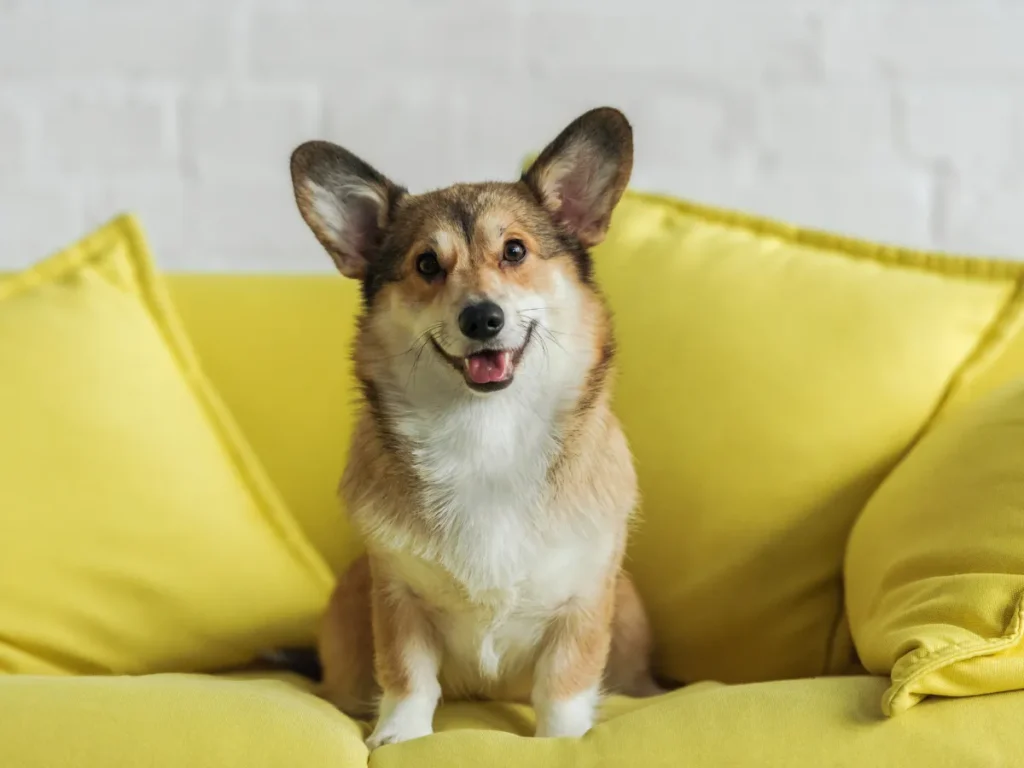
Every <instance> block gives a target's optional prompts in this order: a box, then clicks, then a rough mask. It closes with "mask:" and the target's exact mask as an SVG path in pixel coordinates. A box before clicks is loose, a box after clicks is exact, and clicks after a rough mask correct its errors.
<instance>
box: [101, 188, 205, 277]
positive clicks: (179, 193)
mask: <svg viewBox="0 0 1024 768" xmlns="http://www.w3.org/2000/svg"><path fill="white" fill-rule="evenodd" d="M81 186H82V213H83V217H84V219H85V222H86V226H89V227H95V226H98V225H99V224H102V223H103V222H105V221H107V220H109V219H111V218H113V217H114V216H116V215H117V214H119V213H133V214H135V215H136V216H137V217H138V218H139V221H141V223H142V226H143V227H144V229H145V231H146V237H147V239H148V240H149V243H150V245H151V246H152V250H153V254H154V257H155V258H156V261H157V264H158V265H160V266H161V267H173V266H176V265H178V264H179V263H180V262H181V260H182V259H183V258H184V254H186V253H188V252H189V250H191V243H189V240H188V235H187V230H186V229H185V220H184V183H183V182H182V180H181V179H180V178H179V177H178V176H177V175H162V176H151V177H142V178H134V179H121V180H111V179H101V180H89V181H86V182H83V183H82V185H81Z"/></svg>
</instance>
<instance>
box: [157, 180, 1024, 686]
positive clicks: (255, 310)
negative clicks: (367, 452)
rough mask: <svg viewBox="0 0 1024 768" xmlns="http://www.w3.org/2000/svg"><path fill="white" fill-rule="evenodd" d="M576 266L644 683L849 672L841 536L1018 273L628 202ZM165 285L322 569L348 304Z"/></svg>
mask: <svg viewBox="0 0 1024 768" xmlns="http://www.w3.org/2000/svg"><path fill="white" fill-rule="evenodd" d="M595 259H596V263H597V270H598V276H599V278H600V280H601V282H602V285H603V286H604V288H605V291H606V293H607V294H608V297H609V299H610V301H611V303H612V305H613V308H614V310H615V313H616V318H617V323H618V342H619V344H618V348H619V367H620V375H619V378H618V382H617V390H616V392H617V395H616V403H615V407H616V409H617V411H618V412H619V414H620V415H621V417H622V420H623V422H624V424H625V427H626V430H627V433H628V435H629V438H630V440H631V442H632V445H633V448H634V451H635V453H636V457H637V463H638V470H639V473H640V483H641V494H642V497H643V510H642V512H643V516H642V520H641V522H640V524H639V526H638V527H637V530H636V535H635V537H634V542H633V545H632V548H631V552H630V563H629V567H630V569H631V570H633V571H634V572H635V573H636V575H637V577H638V581H639V583H640V586H641V589H642V591H643V593H644V597H645V599H646V600H647V602H648V604H649V606H650V608H651V612H652V615H653V619H654V626H655V630H656V635H657V642H658V657H659V666H660V667H661V671H663V672H665V673H667V674H669V675H671V676H673V677H676V678H681V679H684V680H688V681H692V680H699V679H708V678H710V679H716V680H723V681H726V682H743V681H753V680H764V679H772V678H786V677H798V676H803V675H815V674H821V673H823V672H842V671H845V670H847V669H849V667H850V664H851V657H852V647H851V640H850V636H849V632H848V629H847V627H846V625H845V622H844V620H843V618H842V617H843V610H842V581H841V575H840V574H841V569H842V558H843V552H844V548H845V543H846V538H847V535H848V533H849V530H850V527H851V526H852V524H853V522H854V519H855V518H856V515H857V514H858V512H859V511H860V510H861V508H862V507H863V504H864V503H865V501H866V500H867V498H868V497H869V496H870V495H871V493H872V492H873V491H874V490H875V488H876V487H877V484H878V483H879V482H880V480H881V479H882V478H883V477H884V476H885V475H886V474H887V473H888V471H889V470H890V469H891V468H892V466H893V465H894V464H895V463H896V462H897V461H898V459H899V458H900V456H901V455H902V454H903V453H904V452H905V451H906V449H907V447H908V446H909V445H910V444H911V443H912V441H913V440H914V439H915V437H916V436H917V435H918V434H919V433H920V431H921V430H922V429H923V428H924V426H925V425H926V424H927V423H928V421H929V419H930V418H931V417H932V415H933V414H934V413H935V412H936V410H937V409H938V408H939V407H940V404H941V403H942V402H943V400H944V397H945V394H946V393H947V392H948V391H949V390H950V388H951V387H953V386H954V384H955V383H956V382H958V381H960V380H961V378H962V374H963V373H964V371H965V366H967V365H968V364H970V363H972V362H973V361H974V360H975V355H976V352H977V350H978V349H979V348H980V347H981V346H983V344H982V341H983V337H984V336H985V335H986V332H987V331H988V330H989V329H990V328H992V327H993V325H994V324H995V323H996V322H997V321H998V319H999V318H1000V317H1001V316H1002V313H1004V312H1005V311H1006V308H1007V307H1008V306H1009V303H1010V299H1011V296H1012V295H1013V293H1014V290H1015V287H1016V281H1017V280H1018V278H1019V276H1020V274H1021V273H1022V266H1021V265H1019V264H1000V263H994V262H986V261H972V260H967V259H951V258H942V257H939V256H934V255H929V254H921V253H916V252H910V251H901V250H895V249H887V248H883V247H880V246H873V245H869V244H864V243H859V242H855V241H850V240H846V239H842V238H836V237H830V236H826V235H820V234H814V233H809V232H804V231H801V230H797V229H794V228H790V227H785V226H782V225H776V224H771V223H769V222H765V221H762V220H758V219H753V218H750V217H743V216H737V215H733V214H727V213H723V212H719V211H714V210H710V209H706V208H701V207H699V206H694V205H689V204H685V203H681V202H678V201H674V200H671V199H667V198H660V197H655V196H649V195H643V194H639V193H635V192H628V193H627V194H626V195H625V197H624V199H623V202H622V203H621V205H620V207H619V209H618V210H617V212H616V214H615V216H614V219H613V223H612V227H611V232H610V235H609V238H608V241H607V242H606V243H605V244H604V245H602V246H601V247H599V248H598V249H597V250H596V251H595ZM326 268H327V265H326V261H325V269H326ZM173 285H174V290H175V297H176V300H177V302H178V304H179V306H180V308H181V312H182V314H183V317H184V319H185V321H186V323H187V324H188V327H189V330H190V333H191V335H192V338H193V340H194V343H195V344H196V347H197V349H198V351H199V353H200V355H201V356H202V358H203V360H204V362H205V364H206V365H207V367H208V369H209V371H210V373H211V375H212V377H213V378H214V380H215V381H216V382H217V385H218V388H219V391H220V392H221V393H222V394H223V396H224V397H225V399H226V400H227V402H228V403H229V404H230V406H231V408H232V411H233V412H234V413H235V414H236V415H237V417H238V418H239V420H240V422H241V423H242V424H243V425H244V427H245V429H246V432H247V435H248V436H249V437H250V439H251V440H252V443H253V445H254V446H255V447H256V449H257V450H258V451H259V453H260V456H261V457H262V458H263V460H264V462H265V464H266V466H267V467H268V470H269V471H270V473H271V475H272V477H273V478H274V481H275V482H276V483H277V485H278V486H279V487H280V488H281V489H282V492H283V493H284V495H285V497H286V498H287V499H288V501H289V502H290V505H291V507H292V509H294V511H295V514H296V516H297V517H299V518H300V520H301V522H302V524H303V526H304V528H305V530H306V531H307V533H309V535H310V537H311V538H312V539H313V541H314V542H315V543H316V545H317V546H318V547H319V548H320V550H321V551H322V552H324V554H325V555H326V556H327V558H328V559H329V560H330V562H331V563H332V564H333V565H334V567H335V568H336V569H340V568H342V567H344V565H345V564H346V563H347V562H348V560H349V559H350V558H351V557H352V555H353V553H354V552H355V550H356V548H357V544H356V543H355V542H354V541H353V540H352V538H351V532H350V531H349V529H348V528H347V527H346V526H345V525H344V524H343V523H342V522H341V520H342V519H343V518H342V515H341V514H340V512H339V510H338V508H337V503H336V501H335V499H334V489H335V487H336V485H337V481H338V477H339V475H340V472H341V467H342V466H343V464H344V459H345V450H346V447H347V440H348V434H349V430H350V426H351V416H350V413H351V407H350V404H351V402H352V400H353V398H354V397H355V389H354V387H353V386H352V384H351V381H350V375H349V368H348V347H349V342H350V339H351V333H352V321H353V316H354V314H355V311H356V308H357V306H358V292H357V290H356V286H355V285H353V284H352V283H350V282H349V281H345V280H342V279H341V278H338V277H333V276H327V275H325V276H317V277H302V278H281V277H249V278H246V277H237V276H236V277H209V276H176V278H175V280H174V284H173ZM253 381H259V382H260V386H259V387H254V386H252V382H253Z"/></svg>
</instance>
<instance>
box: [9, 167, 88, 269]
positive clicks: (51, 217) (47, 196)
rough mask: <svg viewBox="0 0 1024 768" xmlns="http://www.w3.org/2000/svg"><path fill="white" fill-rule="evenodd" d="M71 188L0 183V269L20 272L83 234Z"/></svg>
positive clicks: (15, 181) (25, 182) (75, 193)
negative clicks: (19, 270) (18, 270)
mask: <svg viewBox="0 0 1024 768" xmlns="http://www.w3.org/2000/svg"><path fill="white" fill-rule="evenodd" d="M83 227H84V221H83V218H82V216H81V210H80V206H79V196H78V191H77V190H76V189H75V188H74V186H73V185H71V184H66V183H61V182H56V183H52V184H46V183H37V182H34V181H28V180H25V179H12V180H5V179H0V269H23V268H25V267H28V266H29V265H31V264H34V263H36V262H37V261H40V260H41V259H43V258H45V257H47V256H49V255H50V254H51V253H53V252H54V251H57V250H58V249H60V248H63V247H64V246H66V245H70V244H71V243H73V242H75V241H77V240H78V239H79V238H80V237H81V236H82V235H83V234H84V229H83Z"/></svg>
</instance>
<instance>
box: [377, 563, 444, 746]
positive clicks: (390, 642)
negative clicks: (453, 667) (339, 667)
mask: <svg viewBox="0 0 1024 768" xmlns="http://www.w3.org/2000/svg"><path fill="white" fill-rule="evenodd" d="M373 576H374V584H373V596H372V604H373V639H374V648H375V650H376V653H375V657H376V658H375V666H376V670H377V681H378V683H379V684H380V686H381V688H382V690H383V695H382V696H381V700H380V709H379V713H378V717H377V726H376V728H374V730H373V733H372V734H371V735H370V738H369V739H367V741H366V743H367V746H369V747H370V749H376V748H377V747H379V746H381V745H382V744H397V743H399V742H402V741H408V740H409V739H415V738H419V737H420V736H428V735H430V734H431V733H433V732H434V711H435V710H436V709H437V703H438V700H439V699H440V698H441V686H440V684H439V683H438V679H437V676H438V667H439V664H440V657H441V653H440V651H441V649H440V647H439V643H438V640H437V636H436V633H435V632H434V628H433V626H432V625H431V623H430V620H429V618H428V617H427V616H426V615H425V613H424V611H423V608H422V606H421V605H420V604H419V603H418V602H417V600H416V599H415V598H414V597H413V596H412V595H410V594H409V593H408V591H407V590H406V589H405V588H404V587H403V586H402V585H400V584H395V583H393V582H388V581H387V580H386V577H382V575H381V574H378V572H377V570H376V569H375V570H374V573H373Z"/></svg>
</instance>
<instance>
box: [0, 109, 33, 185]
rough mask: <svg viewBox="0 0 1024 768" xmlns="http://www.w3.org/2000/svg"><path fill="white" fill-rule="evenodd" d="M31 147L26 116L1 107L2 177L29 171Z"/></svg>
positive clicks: (0, 161)
mask: <svg viewBox="0 0 1024 768" xmlns="http://www.w3.org/2000/svg"><path fill="white" fill-rule="evenodd" d="M29 146H30V140H29V127H28V123H27V120H26V119H25V116H24V114H22V113H20V112H18V111H16V110H13V109H7V108H4V107H2V106H0V176H2V175H8V174H14V173H17V172H19V171H26V170H28V168H29V163H30V158H29V152H30V149H29Z"/></svg>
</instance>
